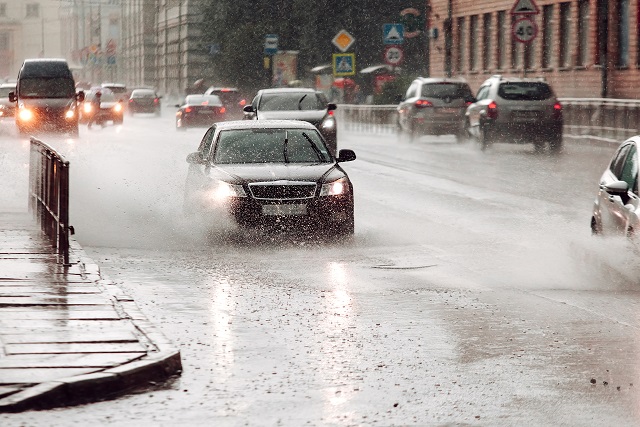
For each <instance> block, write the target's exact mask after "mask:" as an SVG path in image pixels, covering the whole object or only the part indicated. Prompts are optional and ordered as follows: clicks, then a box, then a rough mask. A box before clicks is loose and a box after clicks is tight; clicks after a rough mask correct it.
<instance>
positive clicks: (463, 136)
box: [456, 122, 469, 144]
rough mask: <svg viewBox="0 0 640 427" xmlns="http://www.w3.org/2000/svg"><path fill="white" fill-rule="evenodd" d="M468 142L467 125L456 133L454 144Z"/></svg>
mask: <svg viewBox="0 0 640 427" xmlns="http://www.w3.org/2000/svg"><path fill="white" fill-rule="evenodd" d="M468 141H469V131H468V130H467V123H466V122H465V124H464V125H463V126H461V129H459V130H458V132H457V133H456V142H457V143H458V144H462V143H465V142H468Z"/></svg>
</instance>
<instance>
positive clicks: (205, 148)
mask: <svg viewBox="0 0 640 427" xmlns="http://www.w3.org/2000/svg"><path fill="white" fill-rule="evenodd" d="M215 132H216V126H215V125H213V126H212V127H211V128H210V129H209V130H208V131H207V133H205V134H204V137H202V140H201V141H200V146H198V152H199V153H201V154H202V157H203V158H206V157H208V155H209V151H210V150H211V143H212V142H213V135H214V134H215Z"/></svg>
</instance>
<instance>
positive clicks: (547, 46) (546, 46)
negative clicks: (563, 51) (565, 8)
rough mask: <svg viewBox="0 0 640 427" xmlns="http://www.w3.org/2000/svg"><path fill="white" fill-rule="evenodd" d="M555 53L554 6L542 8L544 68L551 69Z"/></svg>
mask: <svg viewBox="0 0 640 427" xmlns="http://www.w3.org/2000/svg"><path fill="white" fill-rule="evenodd" d="M552 52H553V5H552V4H549V5H546V6H543V8H542V68H549V67H551V54H552Z"/></svg>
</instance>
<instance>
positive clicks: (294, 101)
mask: <svg viewBox="0 0 640 427" xmlns="http://www.w3.org/2000/svg"><path fill="white" fill-rule="evenodd" d="M324 108H326V105H324V104H322V102H321V101H320V99H319V98H318V97H317V96H316V94H315V93H312V92H292V93H263V94H262V97H261V98H260V104H259V105H258V110H262V111H294V110H322V109H324Z"/></svg>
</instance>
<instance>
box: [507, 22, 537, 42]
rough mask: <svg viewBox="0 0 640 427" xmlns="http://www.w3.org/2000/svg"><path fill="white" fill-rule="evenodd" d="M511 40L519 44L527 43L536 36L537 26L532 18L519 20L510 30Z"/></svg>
mask: <svg viewBox="0 0 640 427" xmlns="http://www.w3.org/2000/svg"><path fill="white" fill-rule="evenodd" d="M511 31H512V33H513V38H514V39H515V40H516V41H518V42H520V43H529V42H531V41H533V39H535V38H536V36H537V35H538V26H537V25H536V23H535V21H534V20H533V19H532V18H529V17H526V18H520V19H518V20H516V21H515V22H514V23H513V27H512V28H511Z"/></svg>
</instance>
